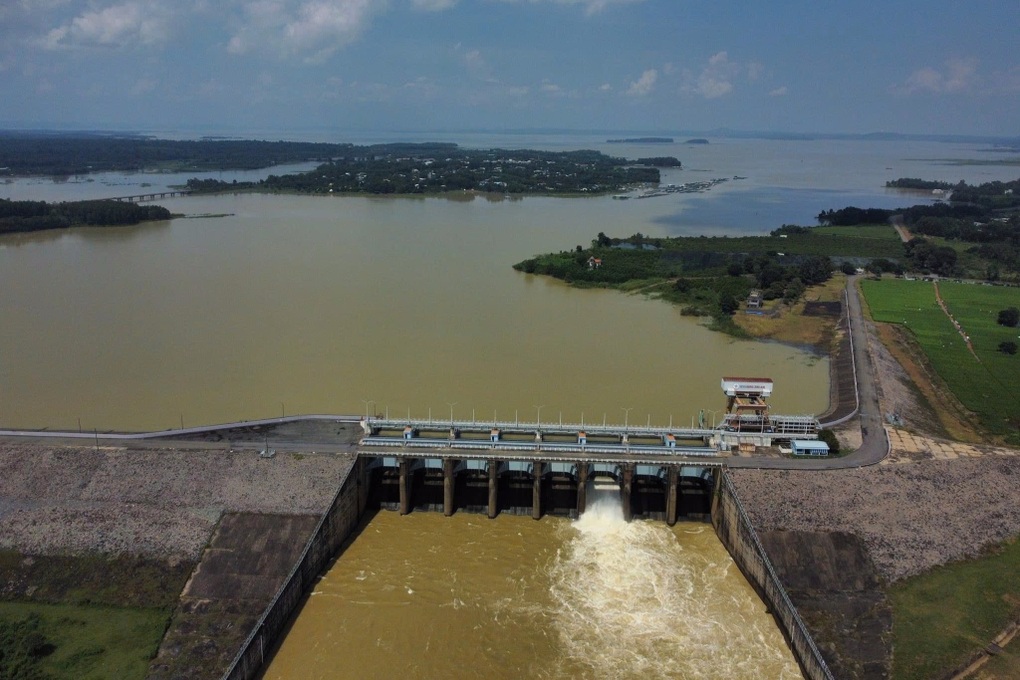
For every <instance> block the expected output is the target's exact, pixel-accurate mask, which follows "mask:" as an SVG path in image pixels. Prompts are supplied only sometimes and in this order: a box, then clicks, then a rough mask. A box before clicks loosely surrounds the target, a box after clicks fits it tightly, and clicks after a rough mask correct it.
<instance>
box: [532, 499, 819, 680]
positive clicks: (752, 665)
mask: <svg viewBox="0 0 1020 680" xmlns="http://www.w3.org/2000/svg"><path fill="white" fill-rule="evenodd" d="M596 495H597V498H596V500H595V502H593V503H592V505H591V507H590V509H589V510H588V511H587V512H585V513H584V514H583V515H582V516H581V518H580V519H578V520H577V521H576V522H573V523H571V524H570V525H569V526H568V527H566V528H565V531H567V532H569V535H568V536H567V537H566V540H565V544H564V545H563V547H562V549H561V550H559V551H558V552H557V555H556V558H555V560H553V562H552V564H551V566H550V572H551V573H550V575H551V578H550V583H551V586H550V593H551V596H552V601H553V606H552V617H553V619H554V621H555V629H556V633H557V635H558V638H559V642H560V648H561V652H562V664H563V668H562V671H563V675H578V676H583V677H593V678H685V679H695V678H763V679H765V678H768V679H770V680H773V679H776V678H800V677H801V675H800V672H799V669H798V667H797V665H796V663H795V661H794V659H793V657H792V655H791V654H790V652H789V650H788V649H786V648H785V646H784V645H783V644H782V638H781V637H779V633H778V631H777V630H776V628H775V625H774V624H773V623H772V621H771V620H769V619H768V618H767V617H763V616H762V613H763V609H764V606H763V604H762V603H761V601H760V600H758V599H757V598H755V597H753V596H752V597H746V596H743V595H744V594H742V593H734V592H733V591H734V587H735V586H734V584H735V583H736V581H740V580H742V579H741V578H740V575H739V573H733V572H735V571H736V566H735V565H734V564H733V562H732V560H731V559H730V558H729V556H728V555H726V554H725V552H723V553H722V555H720V554H719V553H718V552H716V551H711V550H704V549H702V548H701V544H702V543H704V542H705V540H706V539H708V540H712V541H714V540H715V536H714V534H712V530H711V528H710V527H708V526H705V525H697V524H691V525H686V526H683V528H682V529H681V531H680V532H675V531H674V530H671V529H670V528H669V527H667V526H666V525H665V524H663V523H661V522H646V521H634V522H625V521H624V519H623V511H622V507H621V505H620V500H619V495H618V494H614V493H605V492H596ZM734 577H737V578H736V579H735V578H734ZM743 585H744V586H746V585H747V584H746V582H744V583H743ZM747 588H748V590H749V589H750V588H749V586H747Z"/></svg>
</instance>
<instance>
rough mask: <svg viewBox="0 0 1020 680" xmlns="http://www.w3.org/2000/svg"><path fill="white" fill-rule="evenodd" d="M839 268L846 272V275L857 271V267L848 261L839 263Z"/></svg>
mask: <svg viewBox="0 0 1020 680" xmlns="http://www.w3.org/2000/svg"><path fill="white" fill-rule="evenodd" d="M839 270H840V271H841V272H843V273H844V274H846V275H847V276H850V275H852V274H856V273H857V267H855V266H853V265H852V264H850V263H849V262H844V263H843V264H841V265H840V266H839Z"/></svg>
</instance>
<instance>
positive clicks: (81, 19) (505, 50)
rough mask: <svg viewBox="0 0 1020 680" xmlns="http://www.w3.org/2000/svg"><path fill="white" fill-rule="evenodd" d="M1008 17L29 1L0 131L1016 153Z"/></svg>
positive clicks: (376, 1) (373, 3)
mask: <svg viewBox="0 0 1020 680" xmlns="http://www.w3.org/2000/svg"><path fill="white" fill-rule="evenodd" d="M1018 23H1020V10H1018V6H1017V4H1016V0H987V1H986V2H981V3H960V2H952V1H950V0H927V1H926V2H924V3H922V2H919V1H918V0H905V1H904V2H899V3H894V4H891V5H890V4H888V3H887V4H883V5H877V4H876V3H871V2H864V1H862V0H852V1H850V2H845V3H836V4H831V3H804V2H791V1H790V0H778V2H774V3H770V4H768V5H763V6H761V7H756V8H755V11H753V12H752V11H748V8H747V7H746V6H745V5H744V4H743V3H736V2H708V1H706V0H684V2H678V1H677V0H271V1H266V0H222V1H221V2H216V3H211V2H208V0H180V1H179V2H176V3H170V4H168V3H165V2H160V1H159V0H60V1H59V2H55V1H52V0H51V1H47V2H38V1H35V2H29V1H27V0H23V1H17V2H7V3H3V4H0V92H3V93H4V97H2V98H0V125H3V126H7V127H11V126H13V127H18V128H25V127H27V128H52V129H63V130H66V129H69V128H84V129H104V130H109V129H112V130H122V131H123V130H141V131H146V130H152V131H161V130H167V131H176V130H186V131H196V132H199V131H215V132H217V133H224V134H229V135H233V134H240V135H247V134H250V132H248V131H252V130H254V131H272V133H273V134H277V135H278V134H280V132H279V131H290V133H296V132H298V131H301V132H303V131H306V130H312V131H316V132H323V131H326V132H329V133H331V134H332V133H335V132H336V131H337V130H343V131H345V134H347V133H350V134H364V133H366V132H370V131H397V133H398V134H400V133H403V134H410V132H408V131H413V133H414V134H422V132H424V131H433V132H429V133H430V134H444V133H445V134H450V133H451V132H452V133H456V132H458V131H467V130H482V131H498V133H502V134H506V133H507V131H509V130H525V131H528V130H530V131H536V130H562V131H568V130H569V131H571V133H576V134H583V133H582V132H580V131H590V130H596V131H601V130H614V131H615V130H621V129H622V130H637V131H661V130H691V131H706V130H732V131H739V130H750V131H772V132H769V133H767V134H768V135H769V136H776V135H802V136H811V137H819V136H822V135H832V134H839V135H863V134H907V135H939V136H950V137H959V138H961V139H968V138H970V139H978V138H1004V139H1013V138H1016V137H1018V136H1020V54H1018V52H1017V51H1016V49H1015V43H1016V35H1015V34H1016V30H1015V26H1016V25H1017V24H1018ZM788 130H792V131H806V132H792V133H788V132H786V131H788ZM441 131H446V132H441ZM890 131H892V132H890ZM695 133H697V132H695ZM745 134H747V133H745ZM753 134H754V135H756V136H763V135H764V134H766V133H763V132H755V133H753Z"/></svg>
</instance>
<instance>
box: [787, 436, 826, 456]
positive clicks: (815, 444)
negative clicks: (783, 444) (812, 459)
mask: <svg viewBox="0 0 1020 680" xmlns="http://www.w3.org/2000/svg"><path fill="white" fill-rule="evenodd" d="M790 447H791V448H792V449H793V455H795V456H827V455H829V445H828V444H826V443H825V442H823V441H821V440H818V439H794V440H793V441H791V442H790Z"/></svg>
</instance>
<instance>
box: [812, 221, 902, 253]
mask: <svg viewBox="0 0 1020 680" xmlns="http://www.w3.org/2000/svg"><path fill="white" fill-rule="evenodd" d="M811 230H812V231H813V232H814V233H816V234H818V235H819V236H841V237H852V238H859V239H868V240H872V241H888V242H891V243H893V244H895V246H896V248H897V249H899V250H900V254H901V255H902V246H901V245H900V244H901V243H902V241H901V240H900V235H899V234H898V233H896V230H895V229H893V227H892V225H889V224H863V225H859V226H854V227H812V228H811Z"/></svg>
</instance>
